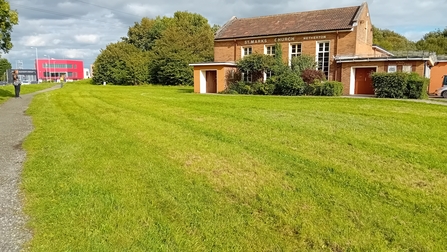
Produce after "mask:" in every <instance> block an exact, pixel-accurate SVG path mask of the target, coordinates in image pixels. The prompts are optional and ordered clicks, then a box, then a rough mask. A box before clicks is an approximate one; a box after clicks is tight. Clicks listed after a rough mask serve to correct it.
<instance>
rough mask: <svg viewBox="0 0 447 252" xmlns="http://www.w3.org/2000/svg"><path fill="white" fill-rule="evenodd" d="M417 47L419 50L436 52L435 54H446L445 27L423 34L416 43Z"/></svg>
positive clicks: (446, 31)
mask: <svg viewBox="0 0 447 252" xmlns="http://www.w3.org/2000/svg"><path fill="white" fill-rule="evenodd" d="M416 46H417V49H418V50H421V51H429V52H436V54H438V55H439V54H443V55H447V27H446V28H445V29H444V30H443V31H441V30H439V29H438V30H436V31H432V32H429V33H427V34H425V35H424V37H423V38H422V39H420V40H419V41H418V42H417V43H416Z"/></svg>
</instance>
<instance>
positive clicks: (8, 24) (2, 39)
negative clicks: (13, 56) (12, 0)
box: [0, 0, 19, 53]
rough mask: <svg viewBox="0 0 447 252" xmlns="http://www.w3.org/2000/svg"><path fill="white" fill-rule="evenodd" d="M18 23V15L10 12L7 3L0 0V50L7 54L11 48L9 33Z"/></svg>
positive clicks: (12, 11) (13, 11) (4, 0)
mask: <svg viewBox="0 0 447 252" xmlns="http://www.w3.org/2000/svg"><path fill="white" fill-rule="evenodd" d="M18 23H19V14H18V13H17V11H15V10H11V7H10V6H9V2H8V1H6V0H0V50H1V51H3V52H4V53H8V52H9V50H11V48H12V46H13V45H12V43H11V32H12V27H13V26H14V25H17V24H18Z"/></svg>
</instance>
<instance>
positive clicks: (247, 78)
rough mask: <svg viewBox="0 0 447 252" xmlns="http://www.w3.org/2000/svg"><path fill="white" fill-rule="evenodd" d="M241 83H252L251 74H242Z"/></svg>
mask: <svg viewBox="0 0 447 252" xmlns="http://www.w3.org/2000/svg"><path fill="white" fill-rule="evenodd" d="M242 81H243V82H248V83H252V82H253V74H251V73H250V72H242Z"/></svg>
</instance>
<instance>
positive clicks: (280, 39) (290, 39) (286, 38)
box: [275, 37, 295, 42]
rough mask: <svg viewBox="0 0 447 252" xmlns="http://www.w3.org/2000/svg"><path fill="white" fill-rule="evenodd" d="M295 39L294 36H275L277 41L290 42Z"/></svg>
mask: <svg viewBox="0 0 447 252" xmlns="http://www.w3.org/2000/svg"><path fill="white" fill-rule="evenodd" d="M290 41H295V38H294V37H285V38H275V42H290Z"/></svg>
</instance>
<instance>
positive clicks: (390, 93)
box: [371, 73, 408, 98]
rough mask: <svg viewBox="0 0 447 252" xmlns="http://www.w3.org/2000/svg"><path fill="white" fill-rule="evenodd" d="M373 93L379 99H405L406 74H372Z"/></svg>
mask: <svg viewBox="0 0 447 252" xmlns="http://www.w3.org/2000/svg"><path fill="white" fill-rule="evenodd" d="M371 77H372V81H373V86H374V92H375V94H376V96H377V97H379V98H405V94H406V93H407V90H406V89H407V77H408V74H406V73H373V74H372V75H371Z"/></svg>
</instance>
